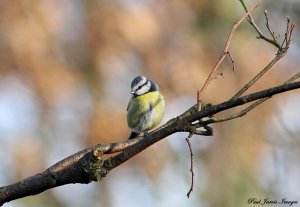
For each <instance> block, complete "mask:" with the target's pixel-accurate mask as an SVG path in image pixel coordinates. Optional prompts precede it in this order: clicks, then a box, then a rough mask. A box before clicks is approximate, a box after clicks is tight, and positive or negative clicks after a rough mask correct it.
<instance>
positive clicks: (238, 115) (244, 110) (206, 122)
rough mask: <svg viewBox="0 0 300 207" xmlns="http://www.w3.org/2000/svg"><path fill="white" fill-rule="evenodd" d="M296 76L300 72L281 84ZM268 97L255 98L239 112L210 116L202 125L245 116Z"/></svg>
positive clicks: (293, 79) (290, 81) (295, 78)
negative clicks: (222, 115)
mask: <svg viewBox="0 0 300 207" xmlns="http://www.w3.org/2000/svg"><path fill="white" fill-rule="evenodd" d="M298 78H300V72H298V73H296V74H295V75H293V76H292V77H291V78H290V79H288V80H287V81H286V82H284V83H283V84H282V85H286V84H289V83H292V82H294V81H295V80H297V79H298ZM269 98H271V97H267V98H263V99H260V100H257V101H255V102H254V103H253V104H251V105H250V106H248V107H246V108H245V109H243V110H242V111H240V112H237V113H234V114H231V115H228V116H225V117H220V118H218V117H212V118H211V119H209V120H207V121H203V122H202V123H201V124H202V125H206V124H212V123H218V122H224V121H228V120H232V119H235V118H239V117H242V116H245V115H246V114H247V113H248V112H249V111H251V110H252V109H254V108H256V107H257V106H258V105H260V104H262V103H263V102H265V101H266V100H268V99H269Z"/></svg>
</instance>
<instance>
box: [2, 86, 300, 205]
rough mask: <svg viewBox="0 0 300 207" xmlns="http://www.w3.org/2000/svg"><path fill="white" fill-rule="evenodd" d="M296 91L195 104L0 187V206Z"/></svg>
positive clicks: (95, 177)
mask: <svg viewBox="0 0 300 207" xmlns="http://www.w3.org/2000/svg"><path fill="white" fill-rule="evenodd" d="M298 88H300V81H298V82H294V83H289V84H283V85H280V86H277V87H273V88H269V89H266V90H263V91H259V92H256V93H252V94H249V95H246V96H242V97H240V98H234V99H230V100H229V101H226V102H223V103H220V104H217V105H214V106H211V107H207V108H204V109H203V110H201V111H197V104H195V105H194V106H192V107H191V108H190V109H189V110H188V111H186V112H184V113H183V114H181V115H180V116H178V117H176V118H173V119H171V120H170V121H168V122H167V123H166V124H165V125H163V126H162V127H160V128H159V129H157V130H155V131H153V132H151V133H150V134H149V135H148V136H147V138H142V137H139V138H136V139H133V140H128V141H126V142H120V143H112V144H103V145H102V144H98V145H96V146H94V147H91V148H88V149H85V150H82V151H80V152H78V153H76V154H73V155H71V156H69V157H67V158H66V159H64V160H62V161H60V162H58V163H57V164H55V165H53V166H52V167H50V168H48V169H47V170H45V171H44V172H42V173H38V174H36V175H33V176H31V177H28V178H25V179H24V180H21V181H19V182H17V183H14V184H12V185H8V186H3V187H1V188H0V205H2V204H4V203H6V202H9V201H11V200H15V199H18V198H22V197H25V196H30V195H35V194H38V193H41V192H43V191H45V190H47V189H50V188H54V187H57V186H61V185H66V184H71V183H90V182H92V181H99V180H100V179H102V178H103V177H105V176H106V175H107V173H108V172H109V171H110V170H112V169H114V168H115V167H117V166H119V165H121V164H122V163H124V162H126V161H127V160H129V159H130V158H131V157H133V156H135V155H136V154H138V153H140V152H142V151H143V150H144V149H146V148H148V147H149V146H151V145H153V144H154V143H156V142H158V141H160V140H162V139H164V138H166V137H167V136H169V135H171V134H174V133H176V132H189V133H192V126H193V125H192V123H193V122H195V121H197V120H201V119H202V118H204V117H209V116H213V115H215V114H217V113H219V112H221V111H225V110H227V109H231V108H234V107H236V106H240V105H244V104H246V103H249V102H252V101H256V100H261V99H264V98H269V97H272V96H274V95H276V94H279V93H283V92H286V91H290V90H294V89H298ZM118 151H122V152H121V153H119V154H117V155H115V156H112V157H110V158H108V159H106V160H104V158H103V154H110V153H114V152H118Z"/></svg>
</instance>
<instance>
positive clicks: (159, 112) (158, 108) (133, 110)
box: [127, 91, 165, 132]
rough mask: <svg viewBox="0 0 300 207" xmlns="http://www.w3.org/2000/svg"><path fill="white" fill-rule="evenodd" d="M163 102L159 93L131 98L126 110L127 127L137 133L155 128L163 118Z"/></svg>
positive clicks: (154, 92)
mask: <svg viewBox="0 0 300 207" xmlns="http://www.w3.org/2000/svg"><path fill="white" fill-rule="evenodd" d="M164 112H165V101H164V98H163V96H162V94H161V93H160V92H159V91H153V92H149V93H146V94H144V95H141V96H137V97H132V98H131V100H130V101H129V104H128V109H127V122H128V126H129V127H130V128H132V129H133V130H135V131H137V132H143V131H147V130H150V129H152V128H154V127H156V126H157V125H158V124H159V123H160V121H161V120H162V118H163V115H164Z"/></svg>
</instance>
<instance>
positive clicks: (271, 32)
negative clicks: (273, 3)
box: [264, 10, 279, 45]
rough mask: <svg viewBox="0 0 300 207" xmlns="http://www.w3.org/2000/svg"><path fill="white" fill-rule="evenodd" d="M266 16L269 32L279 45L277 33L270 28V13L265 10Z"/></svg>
mask: <svg viewBox="0 0 300 207" xmlns="http://www.w3.org/2000/svg"><path fill="white" fill-rule="evenodd" d="M264 14H265V18H266V27H267V29H268V31H269V33H270V34H271V36H272V38H273V41H274V42H275V43H276V45H279V43H278V41H277V37H276V35H275V32H273V31H272V29H271V27H270V24H269V17H268V11H267V10H265V11H264Z"/></svg>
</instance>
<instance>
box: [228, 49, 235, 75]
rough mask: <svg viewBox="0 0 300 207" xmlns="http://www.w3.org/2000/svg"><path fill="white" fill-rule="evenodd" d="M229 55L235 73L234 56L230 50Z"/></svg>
mask: <svg viewBox="0 0 300 207" xmlns="http://www.w3.org/2000/svg"><path fill="white" fill-rule="evenodd" d="M227 55H228V56H229V58H230V60H231V64H232V71H233V74H235V67H234V60H233V57H232V55H231V52H229V51H228V52H227Z"/></svg>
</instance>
